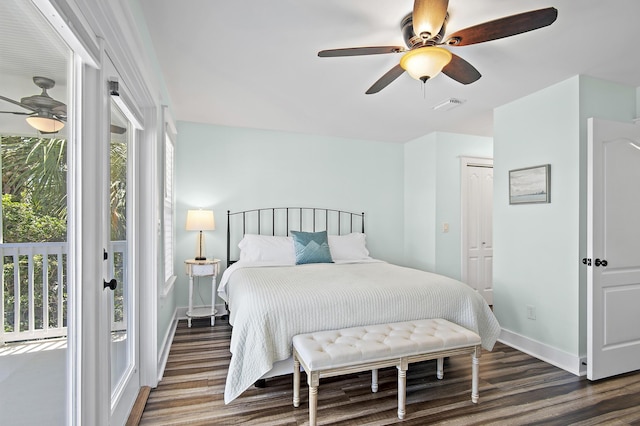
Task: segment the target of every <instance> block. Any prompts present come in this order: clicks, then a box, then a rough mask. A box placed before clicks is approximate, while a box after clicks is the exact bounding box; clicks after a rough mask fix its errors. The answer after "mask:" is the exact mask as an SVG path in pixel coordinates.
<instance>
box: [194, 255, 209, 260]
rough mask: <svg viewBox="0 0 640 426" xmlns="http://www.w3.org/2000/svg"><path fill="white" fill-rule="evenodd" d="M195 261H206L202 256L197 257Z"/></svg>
mask: <svg viewBox="0 0 640 426" xmlns="http://www.w3.org/2000/svg"><path fill="white" fill-rule="evenodd" d="M195 260H207V258H206V257H202V256H197V257H196V259H195Z"/></svg>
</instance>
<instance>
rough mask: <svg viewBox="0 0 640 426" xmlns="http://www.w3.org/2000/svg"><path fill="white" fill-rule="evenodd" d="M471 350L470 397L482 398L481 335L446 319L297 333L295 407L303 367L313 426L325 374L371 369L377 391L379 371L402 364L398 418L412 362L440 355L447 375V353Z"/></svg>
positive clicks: (439, 365) (440, 365)
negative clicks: (319, 387) (321, 380)
mask: <svg viewBox="0 0 640 426" xmlns="http://www.w3.org/2000/svg"><path fill="white" fill-rule="evenodd" d="M465 353H468V354H471V356H472V363H471V365H472V384H471V401H473V402H474V403H477V402H478V397H479V395H478V366H479V362H478V358H479V357H480V353H481V347H480V336H478V335H477V334H476V333H474V332H472V331H469V330H467V329H466V328H464V327H461V326H459V325H457V324H454V323H452V322H449V321H447V320H443V319H424V320H416V321H406V322H397V323H392V324H380V325H371V326H364V327H353V328H346V329H342V330H330V331H319V332H315V333H308V334H299V335H297V336H294V338H293V406H294V407H298V406H299V405H300V365H301V364H302V367H303V368H304V370H305V371H306V372H307V382H308V384H309V424H310V425H311V426H314V425H315V424H316V411H317V404H318V385H319V384H320V378H321V377H332V376H339V375H342V374H351V373H357V372H360V371H365V370H372V380H371V390H372V391H373V392H376V391H377V390H378V383H377V382H378V374H377V373H378V369H379V368H385V367H394V366H395V367H397V368H398V418H399V419H403V418H404V414H405V395H406V380H407V369H408V367H409V364H410V363H413V362H419V361H426V360H429V359H434V358H436V359H437V360H438V361H437V376H438V378H439V379H442V378H443V360H444V357H448V356H453V355H459V354H465Z"/></svg>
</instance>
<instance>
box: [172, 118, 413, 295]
mask: <svg viewBox="0 0 640 426" xmlns="http://www.w3.org/2000/svg"><path fill="white" fill-rule="evenodd" d="M403 161H404V158H403V146H402V145H401V144H393V143H383V142H374V141H362V140H350V139H339V138H328V137H321V136H313V135H303V134H295V133H286V132H276V131H264V130H253V129H246V128H232V127H223V126H214V125H206V124H198V123H190V122H179V123H178V142H177V147H176V228H177V232H176V265H175V267H176V271H178V273H179V275H178V281H177V282H176V286H177V289H178V290H177V291H178V295H177V303H178V305H179V306H185V305H186V304H187V292H186V287H187V284H186V283H187V279H186V277H185V276H184V274H183V273H182V272H183V271H184V265H183V264H182V262H183V260H184V259H187V258H193V256H194V253H195V241H196V235H195V233H193V232H187V231H185V230H184V223H185V220H186V211H187V210H188V209H192V208H199V207H202V208H207V209H213V211H214V214H215V218H216V230H215V231H213V232H207V234H206V242H207V247H206V248H207V255H208V257H211V256H215V257H217V258H220V259H223V260H224V258H225V257H226V212H227V210H231V211H239V210H245V209H251V208H258V207H282V206H292V205H294V206H302V207H328V208H336V209H341V210H350V211H355V212H361V211H364V212H365V213H366V221H365V223H366V232H367V234H368V236H369V240H368V247H369V250H370V251H371V255H372V256H374V257H376V258H379V259H383V260H386V261H389V262H393V263H402V261H403V244H404V241H403V230H404V218H403V208H404V207H403V206H404V192H403ZM209 295H210V292H203V297H204V298H205V300H207V298H208V297H209Z"/></svg>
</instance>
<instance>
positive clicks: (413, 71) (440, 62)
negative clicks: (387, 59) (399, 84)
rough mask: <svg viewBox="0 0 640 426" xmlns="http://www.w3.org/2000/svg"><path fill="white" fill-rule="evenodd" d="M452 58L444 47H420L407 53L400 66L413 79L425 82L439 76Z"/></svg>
mask: <svg viewBox="0 0 640 426" xmlns="http://www.w3.org/2000/svg"><path fill="white" fill-rule="evenodd" d="M451 58H452V55H451V52H449V51H448V50H447V49H444V48H442V47H433V46H428V47H419V48H417V49H413V50H410V51H408V52H407V53H405V54H404V56H403V57H402V58H401V59H400V66H401V67H402V68H403V69H404V70H405V71H407V72H408V73H409V75H410V76H411V77H413V78H415V79H416V80H422V81H423V82H425V81H427V80H428V79H430V78H433V77H435V76H436V75H438V73H440V71H442V69H443V68H444V67H446V66H447V64H448V63H449V62H451Z"/></svg>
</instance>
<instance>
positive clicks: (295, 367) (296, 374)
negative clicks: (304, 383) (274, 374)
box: [293, 355, 300, 407]
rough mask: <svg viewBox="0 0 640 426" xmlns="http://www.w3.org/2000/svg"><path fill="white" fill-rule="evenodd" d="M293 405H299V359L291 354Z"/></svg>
mask: <svg viewBox="0 0 640 426" xmlns="http://www.w3.org/2000/svg"><path fill="white" fill-rule="evenodd" d="M293 406H294V407H299V406H300V361H298V358H297V357H296V356H295V355H294V356H293Z"/></svg>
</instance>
